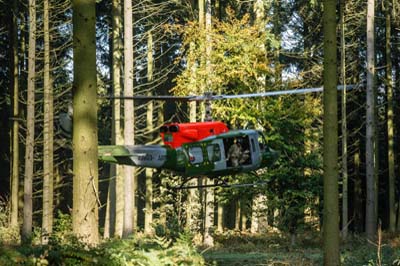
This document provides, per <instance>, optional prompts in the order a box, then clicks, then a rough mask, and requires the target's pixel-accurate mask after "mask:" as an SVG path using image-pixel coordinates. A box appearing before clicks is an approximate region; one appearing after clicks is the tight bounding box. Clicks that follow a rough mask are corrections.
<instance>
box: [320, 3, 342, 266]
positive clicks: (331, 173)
mask: <svg viewBox="0 0 400 266" xmlns="http://www.w3.org/2000/svg"><path fill="white" fill-rule="evenodd" d="M323 21H324V96H323V101H324V126H323V131H324V144H323V145H324V149H323V152H324V154H323V161H324V163H323V164H324V166H323V169H324V219H323V239H324V265H325V266H327V265H340V259H339V258H340V257H339V196H338V150H337V145H338V119H337V89H336V86H337V59H336V49H337V45H336V1H334V0H325V1H324V18H323Z"/></svg>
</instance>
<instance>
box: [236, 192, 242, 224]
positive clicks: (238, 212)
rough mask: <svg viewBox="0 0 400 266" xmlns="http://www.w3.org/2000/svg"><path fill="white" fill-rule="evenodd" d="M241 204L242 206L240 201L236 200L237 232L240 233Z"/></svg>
mask: <svg viewBox="0 0 400 266" xmlns="http://www.w3.org/2000/svg"><path fill="white" fill-rule="evenodd" d="M240 207H241V204H240V200H239V199H236V200H235V230H236V231H239V230H240V217H241V215H240V213H241V211H242V210H241V208H240Z"/></svg>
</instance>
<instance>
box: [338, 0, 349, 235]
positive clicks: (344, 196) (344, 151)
mask: <svg viewBox="0 0 400 266" xmlns="http://www.w3.org/2000/svg"><path fill="white" fill-rule="evenodd" d="M344 18H345V0H341V1H340V51H341V55H340V69H341V80H342V84H343V85H344V86H345V87H344V88H343V90H342V105H341V111H342V123H341V125H342V237H343V238H344V239H345V238H346V237H347V233H348V224H347V223H348V220H349V215H348V212H349V209H348V205H349V200H348V199H349V197H348V169H347V168H348V167H347V157H348V156H347V92H346V42H345V19H344Z"/></svg>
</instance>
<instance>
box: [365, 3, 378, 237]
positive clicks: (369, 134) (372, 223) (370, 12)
mask: <svg viewBox="0 0 400 266" xmlns="http://www.w3.org/2000/svg"><path fill="white" fill-rule="evenodd" d="M374 21H375V0H368V3H367V107H366V109H367V110H366V140H365V141H366V143H365V156H366V158H365V162H366V186H367V188H366V190H367V199H366V214H365V231H366V234H367V237H368V238H369V239H373V238H374V236H375V231H376V224H377V214H376V206H375V205H376V202H377V199H376V179H375V167H376V162H375V160H376V157H375V149H376V143H375V141H376V137H375V136H376V131H375V128H376V121H375V119H376V114H375V106H376V103H375V88H374V87H375V85H374V79H375V43H374V42H375V27H374V25H375V23H374Z"/></svg>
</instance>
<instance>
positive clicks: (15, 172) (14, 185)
mask: <svg viewBox="0 0 400 266" xmlns="http://www.w3.org/2000/svg"><path fill="white" fill-rule="evenodd" d="M18 3H19V1H17V0H15V1H13V5H12V9H13V12H12V32H11V40H12V57H13V58H12V62H13V64H12V78H11V79H12V84H13V122H12V123H13V129H12V150H11V153H12V170H11V219H10V224H11V227H14V228H18V200H19V197H18V190H19V188H18V187H19V147H20V145H19V139H18V134H19V119H18V117H19V71H18V68H19V66H18V65H19V59H18V19H17V14H18Z"/></svg>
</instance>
